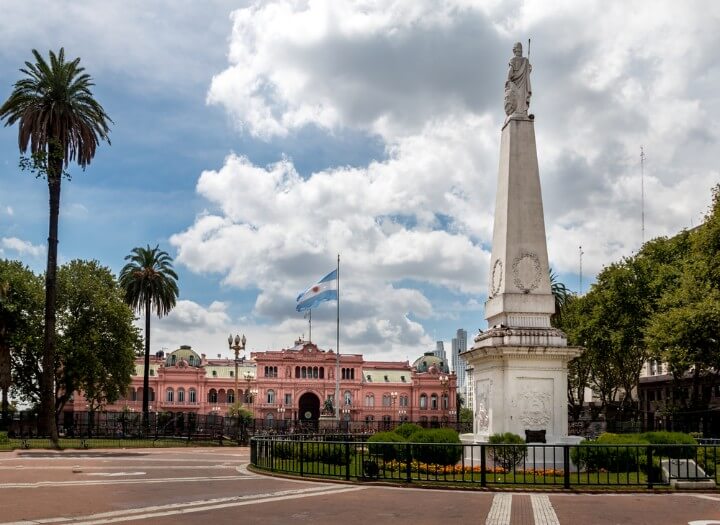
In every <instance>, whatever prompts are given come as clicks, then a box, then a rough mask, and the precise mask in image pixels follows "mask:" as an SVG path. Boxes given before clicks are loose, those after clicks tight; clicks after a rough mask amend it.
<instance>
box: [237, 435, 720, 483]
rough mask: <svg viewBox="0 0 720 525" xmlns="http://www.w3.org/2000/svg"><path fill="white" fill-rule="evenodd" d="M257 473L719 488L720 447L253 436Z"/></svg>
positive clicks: (421, 480) (252, 454) (404, 480)
mask: <svg viewBox="0 0 720 525" xmlns="http://www.w3.org/2000/svg"><path fill="white" fill-rule="evenodd" d="M250 443H251V449H250V458H251V463H252V465H253V466H255V467H256V468H258V469H262V470H266V471H270V472H279V473H284V474H292V475H297V476H302V477H306V476H310V477H320V478H339V479H345V480H358V481H378V480H379V481H392V482H398V483H443V484H460V485H475V486H480V487H487V486H513V485H534V486H545V487H555V488H565V489H570V488H573V487H575V488H577V487H581V488H587V487H591V486H615V487H626V488H636V489H637V488H644V487H646V488H653V487H662V486H670V485H672V482H673V481H703V482H706V483H707V482H710V483H709V486H708V487H707V488H711V487H712V486H713V483H712V482H714V483H718V482H719V481H720V479H719V478H718V467H720V464H719V462H720V446H716V445H605V444H602V445H600V444H593V443H583V444H581V445H545V444H534V443H533V444H512V445H510V444H497V445H495V444H493V445H491V444H454V443H403V442H387V443H383V442H373V441H372V440H370V441H358V440H346V439H343V437H342V436H331V437H330V436H323V435H316V436H301V437H297V436H296V437H294V438H293V439H288V438H286V437H282V438H281V437H274V438H273V437H271V438H267V437H254V438H252V439H251V442H250Z"/></svg>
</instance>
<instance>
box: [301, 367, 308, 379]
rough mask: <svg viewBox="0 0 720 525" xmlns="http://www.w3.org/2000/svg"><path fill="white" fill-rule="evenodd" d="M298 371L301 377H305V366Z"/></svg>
mask: <svg viewBox="0 0 720 525" xmlns="http://www.w3.org/2000/svg"><path fill="white" fill-rule="evenodd" d="M300 373H301V377H302V378H303V379H307V368H305V367H302V368H301V369H300Z"/></svg>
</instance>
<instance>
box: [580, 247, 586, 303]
mask: <svg viewBox="0 0 720 525" xmlns="http://www.w3.org/2000/svg"><path fill="white" fill-rule="evenodd" d="M578 253H579V254H580V293H579V294H578V295H582V289H583V288H582V285H583V282H582V256H583V254H584V253H585V252H584V251H583V249H582V246H578Z"/></svg>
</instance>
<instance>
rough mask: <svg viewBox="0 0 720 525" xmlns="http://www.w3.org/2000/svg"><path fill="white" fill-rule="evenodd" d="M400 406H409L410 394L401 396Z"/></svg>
mask: <svg viewBox="0 0 720 525" xmlns="http://www.w3.org/2000/svg"><path fill="white" fill-rule="evenodd" d="M400 406H401V407H406V406H408V396H400Z"/></svg>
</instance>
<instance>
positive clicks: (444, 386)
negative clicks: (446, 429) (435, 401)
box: [440, 375, 450, 420]
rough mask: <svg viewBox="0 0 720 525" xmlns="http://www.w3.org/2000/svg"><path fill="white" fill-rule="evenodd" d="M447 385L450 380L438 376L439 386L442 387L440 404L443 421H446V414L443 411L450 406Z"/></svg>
mask: <svg viewBox="0 0 720 525" xmlns="http://www.w3.org/2000/svg"><path fill="white" fill-rule="evenodd" d="M449 383H450V378H449V377H448V376H446V375H441V376H440V386H441V387H442V399H441V401H440V402H441V403H442V411H443V418H444V419H445V420H447V414H446V412H445V411H446V410H447V408H448V406H449V405H450V399H449V398H448V385H449Z"/></svg>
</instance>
